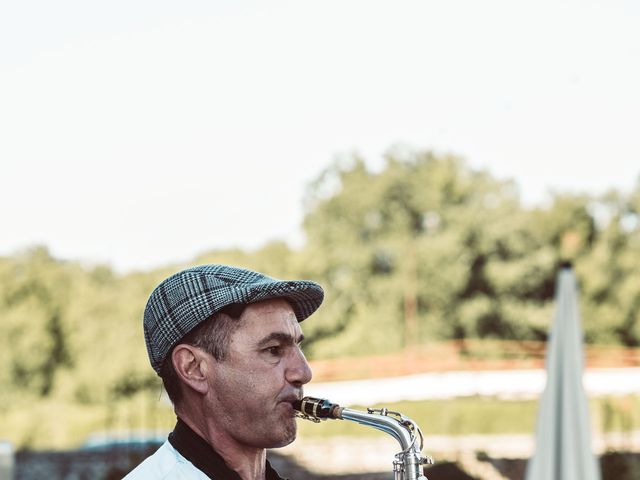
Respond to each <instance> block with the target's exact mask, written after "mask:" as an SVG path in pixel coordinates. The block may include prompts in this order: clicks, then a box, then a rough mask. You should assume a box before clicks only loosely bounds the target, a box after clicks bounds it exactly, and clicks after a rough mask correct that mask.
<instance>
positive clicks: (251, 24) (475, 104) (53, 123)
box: [0, 0, 640, 272]
mask: <svg viewBox="0 0 640 480" xmlns="http://www.w3.org/2000/svg"><path fill="white" fill-rule="evenodd" d="M639 21H640V4H639V3H638V2H635V1H633V0H629V1H621V0H607V1H604V0H603V1H597V2H596V1H580V2H578V1H566V0H537V1H535V2H523V1H514V0H486V1H483V2H478V1H476V0H447V1H428V0H421V1H406V0H394V1H376V0H368V1H359V0H353V1H344V0H343V1H334V0H324V1H322V2H310V1H306V0H298V1H282V0H273V1H268V2H264V1H262V2H258V1H245V0H238V1H235V2H228V1H215V0H207V1H192V0H182V1H180V2H177V1H174V2H169V1H161V0H126V1H124V0H112V1H109V2H98V1H92V2H87V1H86V0H77V1H70V0H59V1H56V2H50V1H45V0H41V1H35V0H22V1H19V2H2V3H0V255H11V254H14V253H16V252H19V251H21V250H23V249H25V248H29V247H30V246H33V245H46V246H47V247H48V248H49V249H50V251H51V252H52V254H53V255H55V256H56V257H59V258H64V259H71V260H78V261H82V262H85V263H88V264H95V263H106V264H109V265H111V266H112V267H114V268H115V269H117V270H118V271H122V272H126V271H130V270H136V269H150V268H155V267H158V266H162V265H166V264H168V263H176V262H188V261H189V259H192V258H193V257H194V256H196V255H197V254H199V253H201V252H203V251H208V250H211V249H214V248H228V247H240V248H245V249H253V248H258V247H260V246H261V245H263V244H264V243H266V242H268V241H271V240H276V239H278V240H284V241H286V242H287V243H289V244H290V245H293V246H295V245H300V244H301V243H302V242H303V241H304V236H303V233H302V228H301V222H302V219H303V217H304V206H303V199H304V196H305V191H307V189H308V186H309V183H310V182H312V181H313V180H314V179H315V178H317V177H318V175H319V174H320V173H321V172H322V171H323V170H324V169H326V168H327V167H328V166H329V165H331V164H332V163H333V162H334V161H335V160H336V158H339V157H340V156H344V155H349V154H351V153H353V152H358V153H359V154H361V155H362V156H364V157H365V159H366V160H367V163H368V165H369V166H370V167H371V168H372V169H375V168H380V165H381V164H382V158H383V155H384V153H385V151H387V150H388V149H389V148H391V147H393V146H394V145H407V146H410V147H413V148H419V149H432V150H434V151H436V152H441V153H444V152H449V153H455V154H457V155H459V156H461V157H463V158H465V159H466V161H467V162H468V164H469V165H470V166H471V167H472V168H478V169H488V170H489V171H490V172H491V173H492V174H493V175H494V176H496V177H498V178H504V179H507V178H511V179H514V180H515V182H516V183H517V185H518V186H519V189H520V193H521V197H522V199H523V200H524V201H525V202H526V203H528V204H536V203H541V202H544V201H545V199H548V198H549V192H551V191H567V192H588V193H592V194H598V193H602V192H604V191H606V190H608V189H611V188H616V189H619V190H622V191H629V190H630V189H631V188H633V186H634V185H635V182H636V181H637V179H638V176H639V174H640V134H638V126H639V125H640V118H639V117H640V88H639V87H638V85H640V28H638V27H637V26H638V24H639Z"/></svg>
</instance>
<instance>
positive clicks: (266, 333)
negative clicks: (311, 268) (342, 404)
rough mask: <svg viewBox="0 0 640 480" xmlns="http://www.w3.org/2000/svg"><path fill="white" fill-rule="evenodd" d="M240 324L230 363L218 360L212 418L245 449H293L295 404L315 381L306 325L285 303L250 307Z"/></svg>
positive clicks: (211, 400)
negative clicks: (304, 345) (307, 355)
mask: <svg viewBox="0 0 640 480" xmlns="http://www.w3.org/2000/svg"><path fill="white" fill-rule="evenodd" d="M240 322H242V323H241V324H240V326H239V327H238V329H237V330H236V331H235V332H234V333H233V335H232V337H231V341H230V345H229V350H228V353H227V356H226V357H225V359H224V360H223V361H220V362H216V361H215V360H213V362H214V363H213V371H212V372H211V375H209V383H210V386H211V389H210V392H211V393H210V395H209V398H208V399H207V400H208V402H209V405H210V406H211V408H212V409H211V412H210V414H211V419H212V420H213V421H214V422H215V423H216V424H217V426H218V428H219V429H221V430H222V431H224V432H225V433H226V434H227V435H229V436H230V437H231V438H233V439H234V440H235V441H236V442H238V443H240V444H241V445H247V446H252V447H259V448H274V447H281V446H284V445H287V444H289V443H291V442H292V441H293V440H294V439H295V437H296V422H295V418H294V410H293V407H292V406H291V402H292V401H293V400H295V399H299V398H301V397H302V386H303V385H304V384H305V383H307V382H309V380H311V369H310V368H309V364H308V363H307V360H306V359H305V357H304V355H303V353H302V351H301V350H300V342H301V341H302V338H303V336H302V331H301V329H300V325H299V324H298V321H297V319H296V316H295V314H294V313H293V310H292V308H291V306H290V305H289V304H288V303H287V302H286V301H284V300H281V299H276V300H268V301H265V302H260V303H255V304H251V305H249V306H248V307H247V308H246V309H245V311H244V313H243V314H242V316H241V318H240Z"/></svg>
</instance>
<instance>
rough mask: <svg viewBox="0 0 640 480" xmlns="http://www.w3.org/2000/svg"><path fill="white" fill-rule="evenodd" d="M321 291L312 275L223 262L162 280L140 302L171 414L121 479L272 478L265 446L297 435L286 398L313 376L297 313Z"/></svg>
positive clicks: (311, 305) (308, 310)
mask: <svg viewBox="0 0 640 480" xmlns="http://www.w3.org/2000/svg"><path fill="white" fill-rule="evenodd" d="M323 297H324V293H323V290H322V288H321V287H320V286H319V285H318V284H316V283H314V282H310V281H305V280H299V281H281V280H276V279H273V278H271V277H268V276H266V275H263V274H261V273H257V272H253V271H250V270H245V269H241V268H236V267H230V266H225V265H205V266H200V267H194V268H190V269H187V270H183V271H181V272H179V273H177V274H175V275H173V276H171V277H169V278H167V279H166V280H164V281H163V282H162V283H160V285H158V287H157V288H156V289H155V290H154V291H153V293H152V294H151V296H150V297H149V301H148V302H147V306H146V309H145V312H144V336H145V341H146V345H147V352H148V354H149V359H150V361H151V366H152V367H153V369H154V370H155V371H156V372H157V373H158V375H159V376H160V377H161V378H162V381H163V383H164V386H165V389H166V390H167V393H168V394H169V397H170V398H171V401H172V402H173V405H174V410H175V412H176V415H177V417H178V420H177V424H176V427H175V429H174V430H173V432H171V434H170V435H169V438H168V440H167V441H166V442H165V443H164V444H163V445H162V446H161V447H160V448H159V449H158V451H156V453H154V454H153V455H152V456H150V457H149V458H147V459H146V460H145V461H144V462H143V463H142V464H140V465H139V466H138V467H137V468H136V469H134V470H133V471H132V472H131V473H130V474H129V475H127V476H126V477H125V479H126V480H140V479H167V480H170V479H210V478H211V479H216V480H226V479H242V480H276V479H279V478H280V477H279V476H278V474H277V473H276V472H275V471H274V470H273V468H271V466H270V465H269V462H268V461H267V460H266V451H265V449H267V448H274V447H282V446H284V445H288V444H289V443H291V442H292V441H293V440H294V439H295V436H296V422H295V418H294V410H293V407H292V405H291V404H292V402H293V401H295V400H297V399H300V398H301V397H302V387H303V385H304V384H305V383H307V382H309V381H310V380H311V369H310V368H309V364H308V363H307V361H306V359H305V357H304V355H303V353H302V351H301V349H300V342H301V341H302V339H303V335H302V331H301V329H300V325H299V322H301V321H303V320H304V319H306V318H307V317H309V316H310V315H311V314H312V313H313V312H314V311H315V310H316V309H317V308H318V307H319V306H320V304H321V303H322V300H323Z"/></svg>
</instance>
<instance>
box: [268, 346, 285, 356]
mask: <svg viewBox="0 0 640 480" xmlns="http://www.w3.org/2000/svg"><path fill="white" fill-rule="evenodd" d="M265 350H266V351H267V352H269V354H271V355H273V356H274V357H279V356H281V355H282V347H280V346H277V347H268V348H266V349H265Z"/></svg>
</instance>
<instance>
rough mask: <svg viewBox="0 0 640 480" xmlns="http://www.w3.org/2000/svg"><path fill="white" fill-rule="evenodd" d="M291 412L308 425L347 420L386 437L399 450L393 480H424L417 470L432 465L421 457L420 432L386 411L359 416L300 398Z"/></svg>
mask: <svg viewBox="0 0 640 480" xmlns="http://www.w3.org/2000/svg"><path fill="white" fill-rule="evenodd" d="M293 408H294V410H295V411H296V416H297V417H299V418H303V419H305V420H311V421H312V422H316V423H319V422H320V421H321V420H326V419H339V420H349V421H352V422H356V423H359V424H361V425H366V426H369V427H373V428H375V429H377V430H381V431H383V432H385V433H388V434H389V435H391V436H392V437H393V438H395V439H396V440H397V441H398V443H400V446H401V448H402V451H400V452H399V453H397V454H396V455H395V460H394V461H393V478H394V480H428V479H427V477H426V476H425V475H424V473H422V471H421V470H422V468H421V467H422V466H423V465H427V464H432V463H433V460H432V459H431V457H423V456H422V454H421V452H422V443H423V437H422V432H421V431H420V428H419V427H418V425H416V423H415V422H414V421H413V420H411V419H410V418H407V417H405V416H404V415H402V414H400V413H398V412H393V411H391V410H387V409H386V408H380V409H378V408H367V411H366V412H362V411H359V410H352V409H350V408H345V407H341V406H340V405H338V404H335V403H331V402H330V401H329V400H325V399H322V398H313V397H304V398H303V399H302V400H298V401H296V402H294V403H293ZM418 440H419V441H418Z"/></svg>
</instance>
